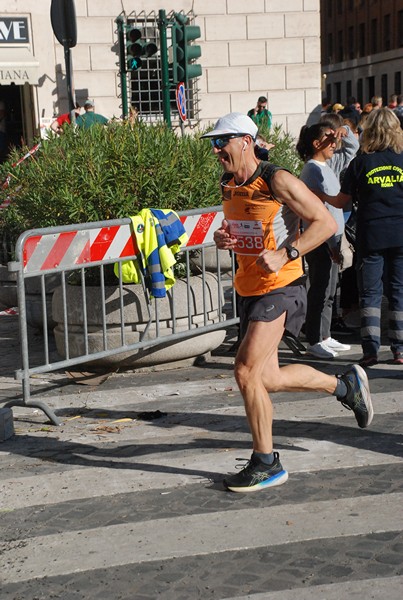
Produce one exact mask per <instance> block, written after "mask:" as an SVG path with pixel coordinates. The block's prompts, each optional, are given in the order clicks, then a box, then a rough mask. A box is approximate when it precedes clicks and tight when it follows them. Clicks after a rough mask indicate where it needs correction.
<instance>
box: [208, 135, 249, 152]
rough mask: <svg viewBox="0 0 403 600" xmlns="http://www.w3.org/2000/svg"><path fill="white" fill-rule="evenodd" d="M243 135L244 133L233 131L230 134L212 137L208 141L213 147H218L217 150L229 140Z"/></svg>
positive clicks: (223, 146)
mask: <svg viewBox="0 0 403 600" xmlns="http://www.w3.org/2000/svg"><path fill="white" fill-rule="evenodd" d="M244 135H245V134H244V133H234V134H232V135H226V136H225V137H220V138H213V139H212V140H210V141H211V145H212V146H213V148H218V150H222V149H223V148H225V146H226V145H227V144H229V141H230V140H232V139H234V138H239V137H243V136H244Z"/></svg>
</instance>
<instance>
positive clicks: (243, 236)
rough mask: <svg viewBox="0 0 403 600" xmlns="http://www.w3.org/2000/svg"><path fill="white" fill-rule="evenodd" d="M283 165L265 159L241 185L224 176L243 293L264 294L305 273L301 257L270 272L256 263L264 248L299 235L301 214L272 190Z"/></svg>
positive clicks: (226, 207) (226, 212)
mask: <svg viewBox="0 0 403 600" xmlns="http://www.w3.org/2000/svg"><path fill="white" fill-rule="evenodd" d="M279 169H280V167H276V166H275V165H271V164H269V163H267V162H264V161H262V162H260V164H259V165H258V167H257V169H256V171H255V173H254V174H253V175H252V177H251V178H250V179H249V180H248V181H247V182H246V183H245V184H244V185H242V186H239V187H235V185H236V184H235V180H234V178H233V176H232V174H224V176H223V177H222V179H221V185H222V194H223V212H224V216H225V218H226V220H227V221H228V222H229V226H230V231H231V234H232V235H235V236H236V237H237V246H236V248H235V250H234V251H235V253H236V258H237V263H238V269H237V271H236V274H235V281H234V285H235V289H236V291H237V292H238V294H239V295H240V296H260V295H262V294H266V293H268V292H270V291H272V290H275V289H277V288H280V287H284V286H286V285H289V284H290V283H292V282H293V281H295V280H296V279H298V278H299V277H301V275H303V269H302V260H301V258H298V259H297V260H294V261H290V262H287V263H286V264H285V265H284V266H283V267H282V269H281V270H280V271H279V272H278V273H267V272H266V271H264V270H263V269H262V268H261V267H259V266H258V265H257V264H256V260H257V258H258V256H259V254H260V253H261V252H262V250H264V249H267V250H278V249H280V248H282V247H284V245H285V244H287V243H288V244H290V243H292V242H294V241H295V240H296V239H297V238H298V237H299V222H300V219H299V217H298V215H296V214H295V213H294V212H293V211H292V210H291V209H290V208H288V206H287V205H286V204H283V203H282V202H281V201H280V200H278V199H276V198H275V197H274V195H273V193H272V191H271V187H270V181H271V178H272V176H273V174H274V173H275V172H276V171H278V170H279Z"/></svg>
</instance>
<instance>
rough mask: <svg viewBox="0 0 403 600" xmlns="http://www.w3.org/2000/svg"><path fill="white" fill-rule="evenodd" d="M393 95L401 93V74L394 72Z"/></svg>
mask: <svg viewBox="0 0 403 600" xmlns="http://www.w3.org/2000/svg"><path fill="white" fill-rule="evenodd" d="M394 87H395V94H401V93H402V72H401V71H396V73H395V86H394Z"/></svg>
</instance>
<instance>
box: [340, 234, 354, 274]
mask: <svg viewBox="0 0 403 600" xmlns="http://www.w3.org/2000/svg"><path fill="white" fill-rule="evenodd" d="M353 258H354V246H353V244H352V243H351V242H350V241H349V239H348V237H347V232H346V231H344V233H343V235H342V236H341V240H340V262H339V270H340V273H342V272H343V271H345V270H346V269H349V268H350V267H352V266H353Z"/></svg>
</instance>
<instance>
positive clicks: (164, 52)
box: [158, 9, 171, 127]
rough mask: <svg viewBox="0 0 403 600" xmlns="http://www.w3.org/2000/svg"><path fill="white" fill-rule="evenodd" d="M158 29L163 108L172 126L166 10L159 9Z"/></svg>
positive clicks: (165, 118) (166, 118)
mask: <svg viewBox="0 0 403 600" xmlns="http://www.w3.org/2000/svg"><path fill="white" fill-rule="evenodd" d="M158 17H159V20H158V29H159V32H160V51H161V75H162V109H163V114H164V121H165V123H166V124H167V125H168V127H171V107H170V99H169V90H170V82H169V67H168V42H167V27H168V21H167V18H166V12H165V10H162V9H161V10H159V11H158Z"/></svg>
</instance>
